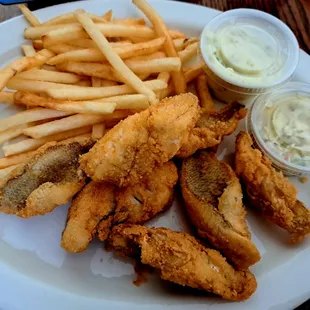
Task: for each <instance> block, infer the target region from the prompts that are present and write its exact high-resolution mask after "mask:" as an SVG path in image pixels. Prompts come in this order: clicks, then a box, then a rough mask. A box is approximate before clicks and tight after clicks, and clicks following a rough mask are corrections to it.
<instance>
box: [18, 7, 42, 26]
mask: <svg viewBox="0 0 310 310" xmlns="http://www.w3.org/2000/svg"><path fill="white" fill-rule="evenodd" d="M18 7H19V9H20V10H21V11H22V13H23V15H24V16H25V18H26V19H27V20H28V22H29V23H30V25H32V26H39V25H40V24H41V23H40V21H39V20H38V19H37V18H36V16H35V15H34V14H33V13H32V12H31V11H30V10H29V9H28V8H27V7H26V6H25V5H24V4H20V5H19V6H18Z"/></svg>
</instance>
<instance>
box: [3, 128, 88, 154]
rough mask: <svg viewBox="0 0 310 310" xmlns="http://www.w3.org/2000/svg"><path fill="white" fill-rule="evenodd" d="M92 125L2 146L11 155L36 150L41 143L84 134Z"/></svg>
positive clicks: (5, 152)
mask: <svg viewBox="0 0 310 310" xmlns="http://www.w3.org/2000/svg"><path fill="white" fill-rule="evenodd" d="M91 130H92V127H91V126H86V127H81V128H77V129H72V130H68V131H64V132H60V133H57V134H54V135H50V136H46V137H44V138H40V139H26V140H23V141H20V142H17V143H14V144H9V145H6V146H4V147H3V148H2V150H3V152H4V155H5V156H12V155H16V154H20V153H24V152H27V151H32V150H36V149H37V148H39V147H40V146H41V145H43V144H45V143H47V142H51V141H61V140H65V139H69V138H72V137H76V136H79V135H82V134H86V133H89V132H91Z"/></svg>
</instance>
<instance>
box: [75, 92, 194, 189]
mask: <svg viewBox="0 0 310 310" xmlns="http://www.w3.org/2000/svg"><path fill="white" fill-rule="evenodd" d="M199 113H200V108H199V105H198V100H197V97H196V96H194V95H192V94H190V93H187V94H181V95H178V96H174V97H171V98H167V99H164V100H163V101H162V102H161V103H159V104H157V105H153V106H152V107H150V108H149V109H147V110H144V111H142V112H140V113H138V114H135V115H132V116H129V117H128V118H127V119H125V120H124V121H122V122H120V123H119V124H117V125H116V126H115V127H114V128H112V129H111V130H110V131H109V132H108V133H107V134H106V135H105V136H104V137H103V138H102V139H100V140H99V141H98V142H97V143H96V145H95V146H94V147H93V148H92V149H91V150H90V151H89V153H87V154H85V155H84V156H82V157H81V160H80V163H81V167H82V169H83V170H84V171H85V172H86V174H87V175H88V176H89V177H91V178H92V179H93V180H94V181H107V182H110V183H113V184H115V185H117V186H119V187H126V186H131V185H134V184H137V183H138V182H139V181H141V180H142V179H143V178H144V177H145V176H147V175H148V174H150V173H151V172H152V171H153V169H154V168H155V167H156V166H160V165H162V164H164V163H165V162H167V161H169V160H170V159H171V158H172V157H174V156H175V154H176V153H177V152H178V150H179V149H180V147H181V146H182V145H183V143H184V141H186V140H187V139H188V136H189V133H190V132H191V131H192V129H193V128H194V126H195V124H196V122H197V120H198V118H199Z"/></svg>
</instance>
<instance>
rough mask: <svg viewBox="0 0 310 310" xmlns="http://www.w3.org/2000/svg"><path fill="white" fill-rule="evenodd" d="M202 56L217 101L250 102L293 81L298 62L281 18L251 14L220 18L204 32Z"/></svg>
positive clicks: (235, 12) (293, 39) (295, 47)
mask: <svg viewBox="0 0 310 310" xmlns="http://www.w3.org/2000/svg"><path fill="white" fill-rule="evenodd" d="M199 50H200V55H201V57H202V58H203V60H204V61H205V63H206V66H205V71H206V73H207V75H208V83H209V86H210V88H211V90H212V92H213V94H214V96H215V97H216V98H217V99H218V100H220V101H222V102H226V103H229V102H232V101H235V100H237V101H239V102H241V103H245V104H247V103H250V102H253V101H254V99H255V98H256V97H257V96H258V95H259V94H262V93H266V92H270V91H272V90H274V89H276V88H279V87H281V86H283V85H284V83H286V82H288V81H289V80H290V79H291V77H292V76H293V74H294V72H295V70H296V67H297V65H298V61H299V46H298V42H297V40H296V37H295V36H294V34H293V32H292V31H291V30H290V29H289V28H288V27H287V26H286V25H285V24H284V23H283V22H282V21H280V20H279V19H277V18H276V17H274V16H272V15H270V14H267V13H264V12H261V11H258V10H252V9H237V10H230V11H227V12H224V13H221V14H219V15H217V16H216V17H215V18H213V19H212V20H211V21H210V22H209V23H208V24H207V26H206V27H205V28H204V30H203V32H202V34H201V40H200V46H199Z"/></svg>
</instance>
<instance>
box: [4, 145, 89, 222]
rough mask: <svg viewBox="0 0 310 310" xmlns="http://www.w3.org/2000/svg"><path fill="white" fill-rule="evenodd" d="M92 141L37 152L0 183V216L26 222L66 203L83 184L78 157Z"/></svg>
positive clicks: (56, 146) (82, 174)
mask: <svg viewBox="0 0 310 310" xmlns="http://www.w3.org/2000/svg"><path fill="white" fill-rule="evenodd" d="M91 146H92V141H91V140H90V139H89V140H84V142H83V143H82V142H70V143H56V142H50V143H47V144H45V145H44V146H42V147H41V148H39V149H38V150H37V151H36V153H35V154H34V155H33V157H31V159H30V160H29V161H28V162H26V163H25V164H22V165H20V166H18V167H17V168H16V169H15V170H13V171H12V172H11V173H10V174H9V175H7V176H6V177H5V178H3V179H2V180H1V182H0V212H4V213H8V214H15V215H18V216H20V217H24V218H28V217H31V216H35V215H43V214H45V213H48V212H51V211H52V210H53V209H54V208H55V207H57V206H59V205H62V204H65V203H67V202H68V201H69V200H70V199H71V198H72V197H73V196H74V194H76V193H77V192H78V191H79V190H80V189H81V188H82V187H83V186H84V184H85V179H86V175H85V174H84V172H83V171H82V170H81V169H80V168H79V156H80V155H82V154H84V153H85V152H87V151H88V150H89V149H90V147H91Z"/></svg>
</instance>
